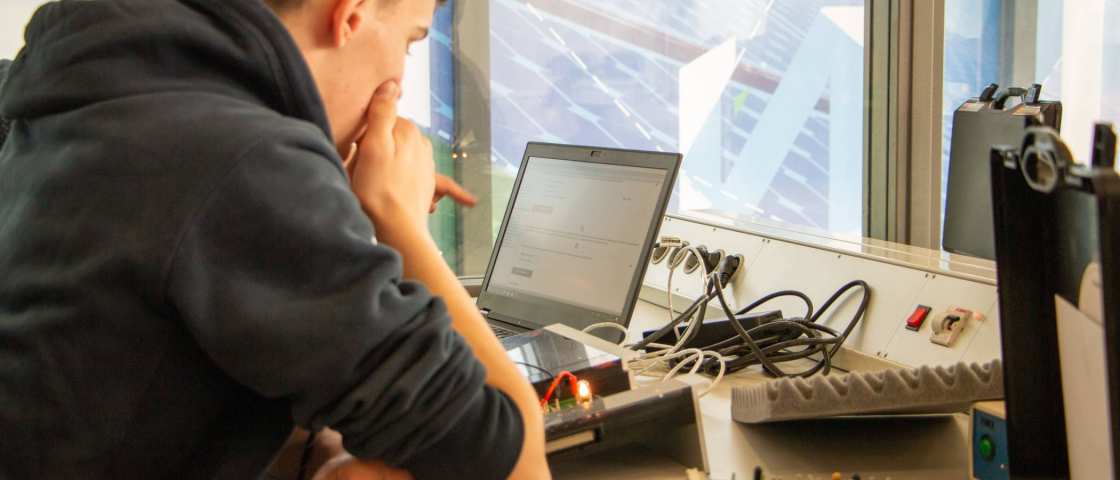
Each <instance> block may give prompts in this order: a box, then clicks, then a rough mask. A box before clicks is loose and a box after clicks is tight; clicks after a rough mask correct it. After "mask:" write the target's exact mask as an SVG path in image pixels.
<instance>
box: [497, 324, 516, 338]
mask: <svg viewBox="0 0 1120 480" xmlns="http://www.w3.org/2000/svg"><path fill="white" fill-rule="evenodd" d="M490 330H493V331H494V335H497V336H498V339H503V338H507V337H512V336H514V335H520V334H519V333H517V332H515V331H513V330H510V329H508V328H505V327H499V326H497V325H494V324H492V323H491V324H490Z"/></svg>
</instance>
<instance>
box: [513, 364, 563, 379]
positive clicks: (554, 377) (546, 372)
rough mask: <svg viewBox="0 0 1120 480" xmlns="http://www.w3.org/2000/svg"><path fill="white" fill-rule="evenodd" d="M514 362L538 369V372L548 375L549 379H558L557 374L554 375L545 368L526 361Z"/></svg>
mask: <svg viewBox="0 0 1120 480" xmlns="http://www.w3.org/2000/svg"><path fill="white" fill-rule="evenodd" d="M513 363H514V365H521V366H524V367H529V368H531V369H533V370H536V371H538V372H544V374H545V375H548V379H549V380H555V379H556V375H553V374H552V372H550V371H548V370H546V369H544V368H541V367H538V366H536V365H533V364H531V363H525V362H513Z"/></svg>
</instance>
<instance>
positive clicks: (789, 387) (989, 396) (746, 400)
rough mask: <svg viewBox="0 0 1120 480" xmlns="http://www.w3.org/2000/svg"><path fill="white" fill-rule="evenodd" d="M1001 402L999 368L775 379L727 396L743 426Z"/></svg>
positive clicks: (956, 409)
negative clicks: (988, 401) (984, 401)
mask: <svg viewBox="0 0 1120 480" xmlns="http://www.w3.org/2000/svg"><path fill="white" fill-rule="evenodd" d="M1000 398H1003V366H1002V365H1001V364H1000V361H999V360H993V361H991V362H989V363H987V364H984V365H980V364H975V363H973V364H965V363H958V364H956V365H953V366H949V367H921V368H916V369H907V370H902V369H898V370H886V371H881V372H863V373H848V374H843V375H819V376H815V377H810V378H807V379H806V378H794V379H789V378H785V379H779V380H774V381H771V382H768V383H765V384H761V385H755V386H750V387H737V388H735V389H733V390H732V392H731V416H732V417H733V418H734V419H735V420H736V421H738V422H743V423H767V422H780V421H785V420H807V419H812V418H824V417H835V416H848V415H882V414H932V413H955V412H963V411H965V410H967V409H968V407H969V406H970V405H971V404H972V403H974V402H978V401H982V400H995V399H1000Z"/></svg>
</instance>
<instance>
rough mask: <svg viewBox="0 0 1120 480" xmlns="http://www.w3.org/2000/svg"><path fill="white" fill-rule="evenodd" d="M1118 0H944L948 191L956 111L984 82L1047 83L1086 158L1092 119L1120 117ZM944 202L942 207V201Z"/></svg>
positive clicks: (1068, 137)
mask: <svg viewBox="0 0 1120 480" xmlns="http://www.w3.org/2000/svg"><path fill="white" fill-rule="evenodd" d="M1118 22H1120V0H946V2H945V88H944V100H943V104H942V109H943V110H942V114H943V119H944V121H943V130H942V131H943V132H944V143H943V155H942V176H941V178H942V198H944V192H945V186H946V185H947V182H948V171H949V146H950V139H951V138H952V137H951V135H952V127H953V111H954V110H956V109H957V107H959V106H960V105H961V104H962V103H963V102H965V101H966V100H968V99H969V98H970V97H975V96H977V95H979V94H980V90H981V89H983V88H984V86H985V85H988V84H990V83H997V84H999V85H1000V86H1001V87H1006V86H1008V85H1014V86H1021V87H1027V86H1030V85H1031V84H1034V83H1038V84H1041V85H1042V86H1043V89H1042V92H1043V95H1042V97H1043V99H1045V100H1061V101H1062V104H1063V105H1062V106H1063V109H1064V112H1063V115H1062V117H1063V120H1062V136H1063V138H1064V139H1065V141H1066V142H1067V143H1068V144H1069V145H1070V146H1071V148H1072V150H1073V153H1074V156H1075V157H1077V159H1078V160H1080V161H1082V162H1088V161H1089V160H1090V158H1091V156H1090V153H1089V152H1090V143H1091V140H1092V125H1093V123H1094V122H1096V121H1101V120H1104V121H1110V122H1120V32H1118V31H1117V30H1116V28H1114V26H1115V25H1117V24H1118ZM943 208H944V207H943Z"/></svg>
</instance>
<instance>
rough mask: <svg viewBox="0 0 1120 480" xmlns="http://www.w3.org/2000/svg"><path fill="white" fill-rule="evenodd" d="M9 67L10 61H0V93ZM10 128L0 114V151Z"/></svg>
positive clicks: (9, 123)
mask: <svg viewBox="0 0 1120 480" xmlns="http://www.w3.org/2000/svg"><path fill="white" fill-rule="evenodd" d="M11 66H12V61H11V60H4V59H0V93H3V92H4V83H6V82H7V81H8V70H9V68H11ZM11 128H12V122H11V121H9V120H8V119H7V118H4V115H3V114H0V149H2V148H4V142H5V141H7V140H8V131H9V130H11Z"/></svg>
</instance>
